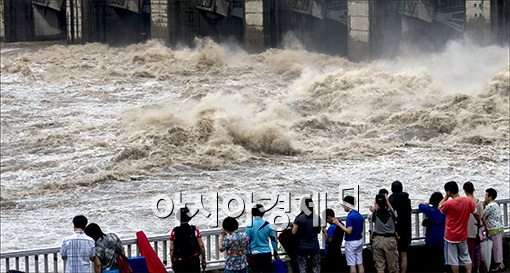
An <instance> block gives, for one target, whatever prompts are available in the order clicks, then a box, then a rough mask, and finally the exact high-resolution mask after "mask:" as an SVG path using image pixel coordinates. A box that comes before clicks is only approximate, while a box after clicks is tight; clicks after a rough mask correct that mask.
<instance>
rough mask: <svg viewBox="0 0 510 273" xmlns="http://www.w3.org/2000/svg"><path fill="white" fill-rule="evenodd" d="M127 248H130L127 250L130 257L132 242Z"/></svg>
mask: <svg viewBox="0 0 510 273" xmlns="http://www.w3.org/2000/svg"><path fill="white" fill-rule="evenodd" d="M127 249H128V250H127V252H128V255H127V256H128V257H131V244H129V245H128V246H127Z"/></svg>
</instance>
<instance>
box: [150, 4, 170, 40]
mask: <svg viewBox="0 0 510 273" xmlns="http://www.w3.org/2000/svg"><path fill="white" fill-rule="evenodd" d="M168 27H169V26H168V0H151V36H152V38H153V39H159V40H161V41H165V42H167V41H169V40H170V37H169V36H170V31H169V29H168Z"/></svg>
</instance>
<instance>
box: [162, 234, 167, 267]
mask: <svg viewBox="0 0 510 273" xmlns="http://www.w3.org/2000/svg"><path fill="white" fill-rule="evenodd" d="M167 257H168V246H167V241H166V240H165V241H163V264H164V265H165V266H167V265H168V259H167Z"/></svg>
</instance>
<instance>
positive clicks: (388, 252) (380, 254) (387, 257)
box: [372, 236, 399, 272]
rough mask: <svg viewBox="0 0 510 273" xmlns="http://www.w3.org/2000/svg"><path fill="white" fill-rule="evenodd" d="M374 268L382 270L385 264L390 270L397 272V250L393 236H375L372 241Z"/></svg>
mask: <svg viewBox="0 0 510 273" xmlns="http://www.w3.org/2000/svg"><path fill="white" fill-rule="evenodd" d="M372 252H373V254H374V262H375V268H376V269H377V270H378V271H384V268H385V267H386V264H388V270H389V271H390V272H399V268H398V250H397V240H396V239H395V237H384V236H375V237H374V239H373V241H372Z"/></svg>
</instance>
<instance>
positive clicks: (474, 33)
mask: <svg viewBox="0 0 510 273" xmlns="http://www.w3.org/2000/svg"><path fill="white" fill-rule="evenodd" d="M490 14H491V10H490V1H489V0H481V1H480V0H479V1H474V0H473V1H466V36H467V37H469V38H470V39H471V40H472V41H474V42H476V43H479V44H480V45H488V44H490V43H491V40H492V35H491V20H490Z"/></svg>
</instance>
